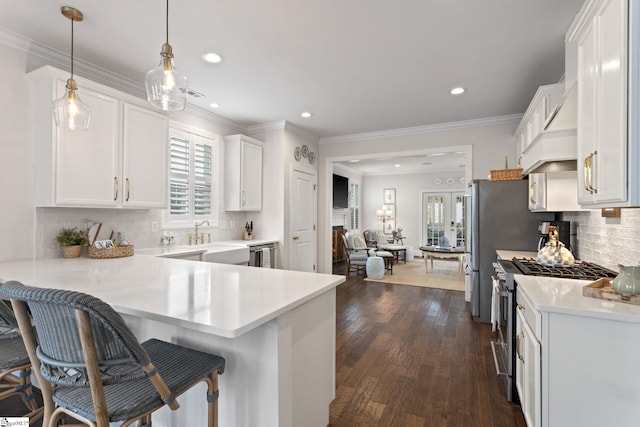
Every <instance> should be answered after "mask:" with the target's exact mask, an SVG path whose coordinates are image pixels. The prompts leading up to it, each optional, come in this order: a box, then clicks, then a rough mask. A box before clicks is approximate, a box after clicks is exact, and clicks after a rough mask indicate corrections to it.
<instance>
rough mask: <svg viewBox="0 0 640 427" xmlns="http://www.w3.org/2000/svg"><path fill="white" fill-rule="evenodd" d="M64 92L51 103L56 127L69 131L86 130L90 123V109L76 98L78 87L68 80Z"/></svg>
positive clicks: (71, 80) (72, 80)
mask: <svg viewBox="0 0 640 427" xmlns="http://www.w3.org/2000/svg"><path fill="white" fill-rule="evenodd" d="M66 88H67V90H66V92H65V94H64V96H63V97H62V98H59V99H56V100H55V101H54V102H53V117H54V118H55V120H56V125H58V126H64V127H66V128H68V129H70V130H76V129H78V130H87V129H89V122H90V121H91V108H89V106H88V105H87V104H85V103H84V102H82V101H81V100H80V97H78V93H77V92H76V91H77V89H78V86H77V84H76V81H75V80H74V79H68V80H67V85H66Z"/></svg>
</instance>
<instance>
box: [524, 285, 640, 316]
mask: <svg viewBox="0 0 640 427" xmlns="http://www.w3.org/2000/svg"><path fill="white" fill-rule="evenodd" d="M514 278H515V280H516V282H518V290H520V291H523V292H524V293H525V294H526V295H527V296H528V297H529V299H530V300H531V302H532V303H533V305H534V308H535V309H536V310H539V311H544V312H553V313H564V314H573V315H577V316H588V317H597V318H601V319H610V320H618V321H626V322H633V323H640V306H637V305H632V304H626V303H622V302H614V301H607V300H603V299H598V298H592V297H586V296H584V295H582V288H583V287H584V286H586V285H589V284H591V283H592V282H589V281H586V280H571V279H556V278H550V277H536V276H524V275H516V276H514Z"/></svg>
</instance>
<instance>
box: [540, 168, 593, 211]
mask: <svg viewBox="0 0 640 427" xmlns="http://www.w3.org/2000/svg"><path fill="white" fill-rule="evenodd" d="M577 184H578V180H577V177H576V171H563V172H548V173H531V174H529V210H530V211H532V212H571V211H581V210H584V209H583V208H582V207H580V205H579V204H578V197H577V196H578V191H577V186H578V185H577Z"/></svg>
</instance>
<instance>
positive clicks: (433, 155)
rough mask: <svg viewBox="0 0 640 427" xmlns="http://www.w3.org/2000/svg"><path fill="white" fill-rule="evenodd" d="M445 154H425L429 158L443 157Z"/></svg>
mask: <svg viewBox="0 0 640 427" xmlns="http://www.w3.org/2000/svg"><path fill="white" fill-rule="evenodd" d="M445 154H447V153H431V154H427V155H428V156H429V157H436V156H444V155H445Z"/></svg>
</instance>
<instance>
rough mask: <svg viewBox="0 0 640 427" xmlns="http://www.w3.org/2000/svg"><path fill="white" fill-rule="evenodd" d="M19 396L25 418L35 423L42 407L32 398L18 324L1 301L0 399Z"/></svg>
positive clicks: (26, 355) (27, 361)
mask: <svg viewBox="0 0 640 427" xmlns="http://www.w3.org/2000/svg"><path fill="white" fill-rule="evenodd" d="M16 395H17V396H20V397H21V398H22V402H23V403H24V405H25V406H26V408H27V411H29V412H28V413H26V414H25V415H24V416H25V417H29V419H30V420H31V421H35V420H37V419H39V418H40V417H41V416H42V409H43V408H42V407H38V403H37V402H36V400H35V397H34V395H33V388H32V386H31V362H30V361H29V354H28V353H27V349H26V348H25V346H24V343H23V342H22V337H21V336H20V334H18V323H17V321H16V318H15V316H14V315H13V311H12V310H11V308H10V307H9V306H8V305H7V304H5V302H4V301H2V300H0V399H6V398H8V397H10V396H16Z"/></svg>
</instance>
